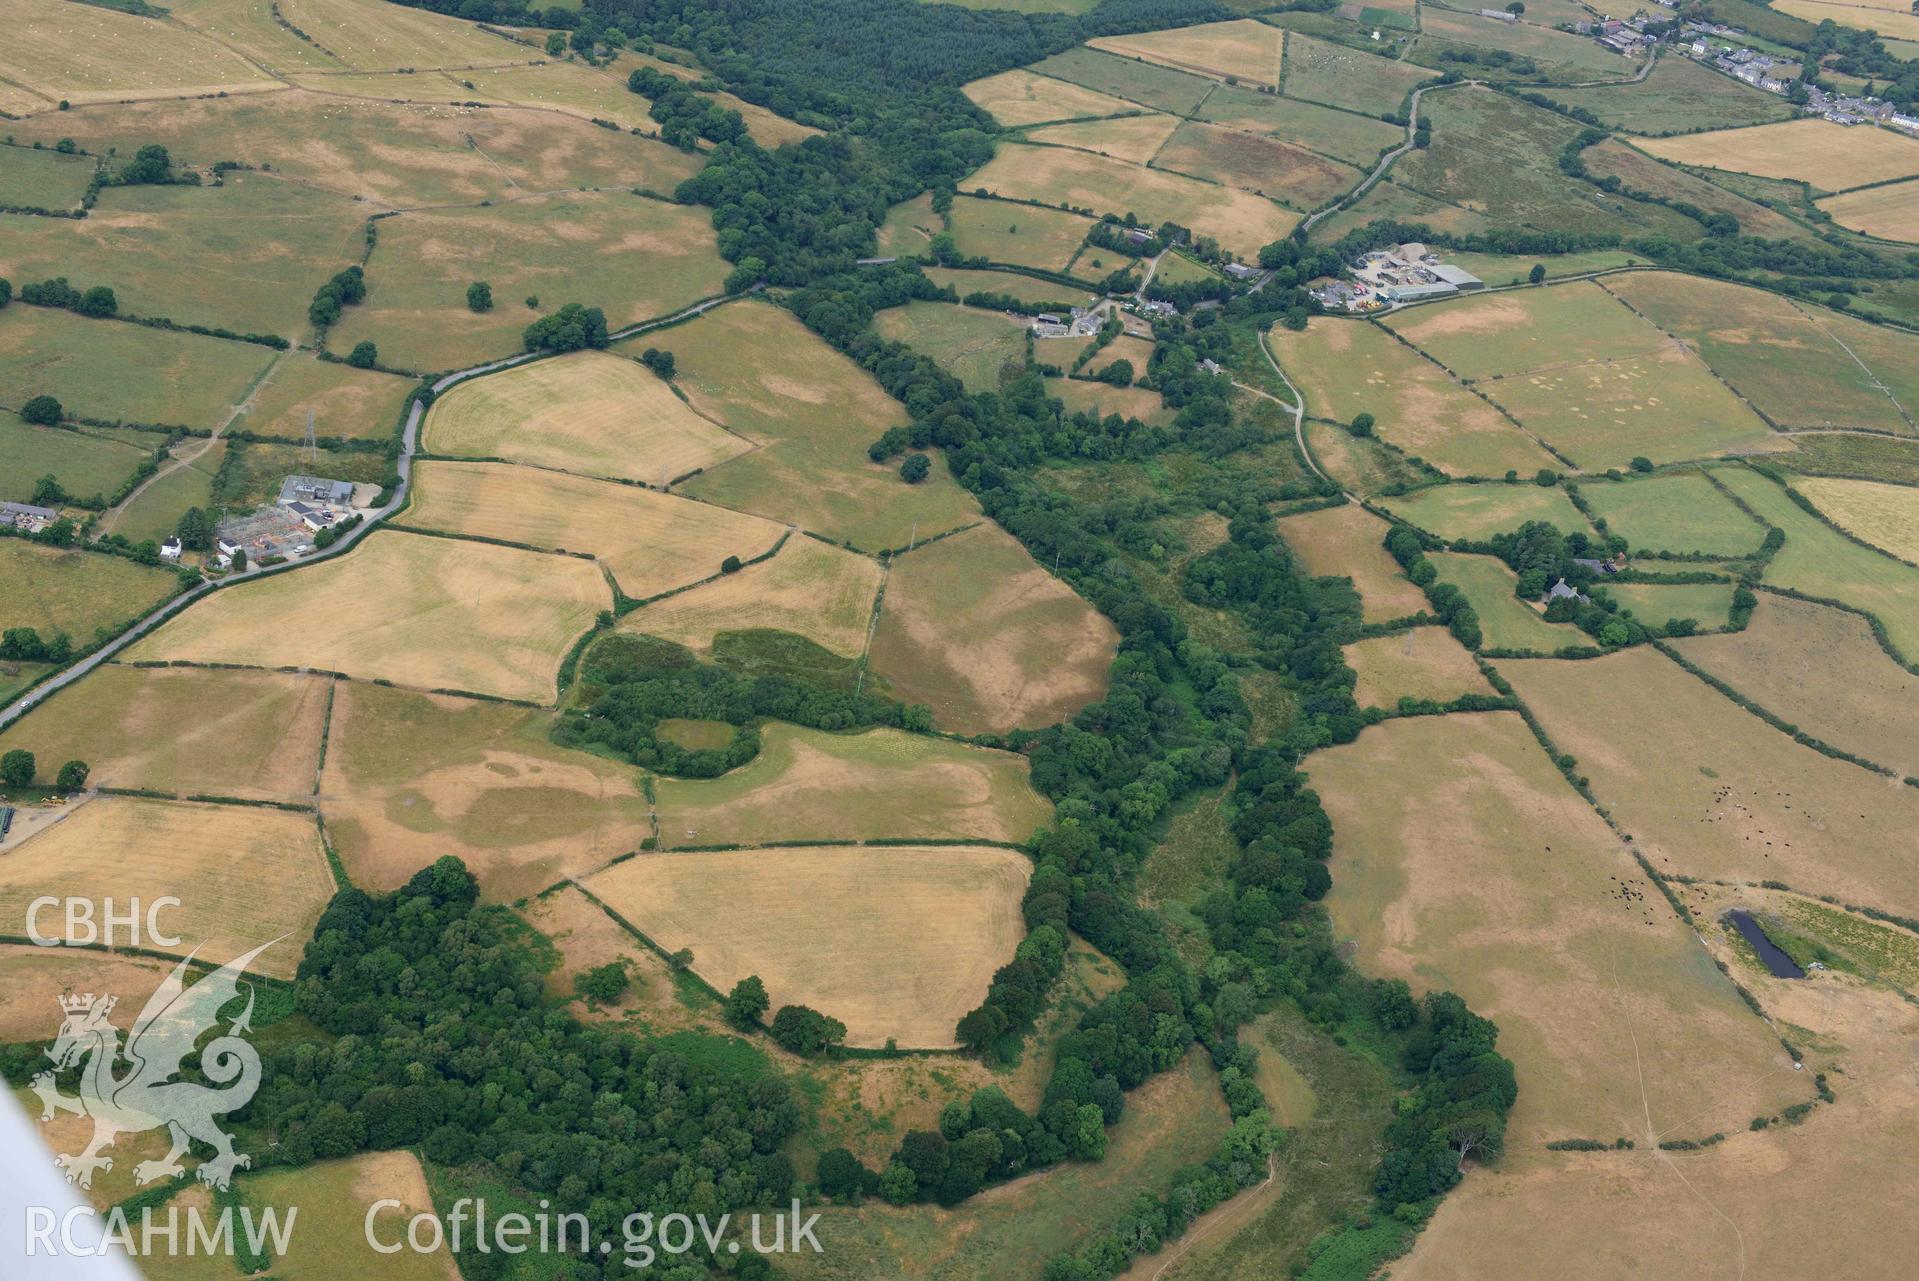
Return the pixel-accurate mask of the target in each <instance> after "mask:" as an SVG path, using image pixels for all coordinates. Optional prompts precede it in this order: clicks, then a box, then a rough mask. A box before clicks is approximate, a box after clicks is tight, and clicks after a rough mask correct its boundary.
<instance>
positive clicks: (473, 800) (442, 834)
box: [320, 682, 653, 902]
mask: <svg viewBox="0 0 1919 1281" xmlns="http://www.w3.org/2000/svg"><path fill="white" fill-rule="evenodd" d="M550 723H551V717H550V716H549V715H548V714H546V713H543V712H537V711H532V710H530V709H528V708H523V707H508V706H504V705H502V704H499V703H488V702H480V701H477V700H473V699H465V698H454V697H448V696H445V695H434V694H418V693H414V692H412V691H410V690H400V689H389V688H386V687H384V686H380V685H366V684H361V683H358V682H348V683H344V684H342V685H341V686H340V687H339V691H338V693H337V695H336V697H335V698H334V703H333V726H332V732H331V735H330V737H329V738H328V741H327V760H326V772H325V774H324V776H323V777H322V779H321V787H320V812H321V815H322V817H323V818H324V819H325V820H326V827H327V836H328V838H329V839H330V840H331V841H332V842H333V846H334V848H335V849H336V850H337V851H339V855H340V860H341V862H343V863H344V864H345V865H346V868H347V874H348V875H349V876H351V877H352V878H353V883H354V884H355V885H359V886H362V887H364V888H366V889H369V890H390V889H394V888H397V887H398V886H400V885H403V884H405V883H406V880H407V878H408V877H410V876H412V875H413V873H415V872H417V871H419V870H420V869H421V868H423V867H426V866H428V865H429V864H431V863H432V862H433V861H434V860H435V859H437V858H440V857H441V856H442V855H446V854H455V855H458V856H459V857H460V859H462V860H463V861H464V862H465V863H466V865H467V867H468V868H469V869H471V871H472V872H473V874H474V876H476V877H478V878H479V881H480V889H481V892H482V893H484V894H485V895H486V897H487V898H488V899H490V900H493V901H496V902H512V901H514V900H516V899H520V898H524V897H526V896H527V895H530V894H537V893H538V892H539V891H541V890H543V889H545V888H546V887H547V886H549V885H552V884H553V883H554V882H556V881H559V880H562V879H563V878H565V877H568V876H583V875H585V874H586V873H587V872H589V871H591V870H592V869H594V868H596V867H599V866H602V865H603V864H605V863H607V862H608V861H610V860H611V859H614V858H617V857H619V856H620V855H621V854H628V853H631V852H633V851H634V850H637V849H639V848H640V842H642V841H644V840H645V839H646V838H647V837H649V836H651V835H652V834H653V825H652V823H651V822H650V821H649V819H648V809H649V802H648V801H647V799H646V796H645V794H644V793H643V792H642V791H641V788H640V778H639V772H638V771H637V770H635V769H633V768H632V767H631V766H630V765H626V764H623V763H620V762H616V761H610V760H606V759H604V758H602V757H598V756H593V755H590V754H588V753H585V752H575V751H569V750H568V749H566V748H563V747H557V746H555V745H554V744H553V741H552V740H551V739H550V738H549V737H548V736H547V731H548V728H549V726H550Z"/></svg>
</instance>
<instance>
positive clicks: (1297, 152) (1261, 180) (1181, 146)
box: [1153, 120, 1361, 210]
mask: <svg viewBox="0 0 1919 1281" xmlns="http://www.w3.org/2000/svg"><path fill="white" fill-rule="evenodd" d="M1153 166H1154V168H1157V169H1167V170H1171V171H1173V172H1176V173H1183V174H1191V175H1192V176H1194V177H1196V178H1205V179H1208V180H1209V181H1212V182H1217V183H1223V184H1224V185H1226V186H1228V187H1237V188H1239V189H1240V190H1242V191H1250V192H1253V193H1254V194H1255V195H1262V196H1268V197H1271V198H1272V199H1274V200H1277V201H1280V202H1281V203H1283V204H1286V205H1288V206H1291V207H1292V208H1294V209H1301V210H1311V209H1317V208H1318V207H1319V206H1321V205H1323V204H1326V203H1327V202H1328V201H1330V200H1332V199H1333V198H1334V197H1335V196H1337V195H1339V194H1340V193H1341V192H1343V191H1346V190H1349V189H1350V188H1352V187H1354V186H1357V185H1358V183H1359V180H1360V177H1361V175H1360V172H1359V170H1357V169H1355V168H1353V167H1352V166H1351V165H1347V164H1341V163H1340V162H1338V161H1336V160H1328V159H1327V158H1326V157H1324V156H1319V155H1315V154H1313V153H1312V152H1310V151H1307V150H1306V149H1305V148H1303V147H1298V146H1295V145H1294V144H1292V143H1290V142H1282V141H1280V140H1279V139H1277V138H1268V137H1265V136H1263V135H1261V134H1256V133H1242V132H1240V131H1239V130H1237V129H1225V128H1221V127H1220V126H1218V125H1209V124H1202V123H1198V122H1195V121H1190V120H1189V121H1187V122H1186V123H1184V124H1182V125H1180V127H1179V131H1178V132H1177V133H1175V134H1173V136H1172V139H1171V141H1169V142H1168V143H1167V144H1166V146H1165V147H1163V148H1161V149H1160V151H1159V152H1158V154H1157V155H1155V156H1154V157H1153Z"/></svg>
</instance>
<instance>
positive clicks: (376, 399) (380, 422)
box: [235, 352, 415, 440]
mask: <svg viewBox="0 0 1919 1281" xmlns="http://www.w3.org/2000/svg"><path fill="white" fill-rule="evenodd" d="M414 386H415V384H414V383H413V382H412V380H410V379H406V378H396V377H394V376H393V375H392V374H383V373H380V372H378V371H376V370H372V369H355V368H354V367H353V366H352V365H348V364H343V363H339V362H335V361H330V360H319V359H317V358H315V357H314V356H312V355H310V354H308V353H306V352H289V353H288V354H287V355H286V357H285V358H284V359H282V360H281V361H280V363H279V364H277V365H275V366H274V367H273V372H272V374H270V375H269V376H268V377H267V380H266V381H265V382H264V383H262V384H260V387H259V390H257V391H255V392H254V393H253V395H252V397H251V398H250V399H249V400H248V401H247V403H246V408H245V410H244V411H243V412H242V413H241V415H240V420H239V422H238V423H236V424H235V426H236V427H240V428H244V429H245V430H247V431H250V432H252V433H253V434H254V435H256V436H278V437H281V438H282V439H286V440H299V439H301V438H302V437H303V436H304V435H305V434H306V425H307V414H308V413H311V414H312V415H313V432H314V435H315V436H317V437H320V438H322V439H324V438H325V437H328V436H340V437H343V438H346V439H349V440H383V439H388V438H390V437H392V436H393V435H394V434H395V433H397V432H398V431H399V428H400V410H401V407H402V406H403V405H404V404H405V402H406V398H407V395H408V393H410V392H411V391H412V390H413V388H414Z"/></svg>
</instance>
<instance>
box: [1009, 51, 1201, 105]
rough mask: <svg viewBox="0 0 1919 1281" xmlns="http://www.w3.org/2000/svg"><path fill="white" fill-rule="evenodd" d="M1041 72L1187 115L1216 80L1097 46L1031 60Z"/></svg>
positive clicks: (1118, 96)
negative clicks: (1102, 51) (1156, 64)
mask: <svg viewBox="0 0 1919 1281" xmlns="http://www.w3.org/2000/svg"><path fill="white" fill-rule="evenodd" d="M1031 70H1033V71H1035V72H1037V73H1038V74H1040V75H1042V76H1050V77H1052V78H1054V79H1058V80H1064V81H1067V82H1068V83H1071V84H1076V85H1079V86H1080V87H1081V88H1085V89H1091V90H1093V91H1094V92H1095V93H1100V94H1105V95H1109V96H1111V97H1114V98H1122V99H1124V100H1125V101H1126V102H1127V103H1128V104H1129V105H1132V106H1136V107H1151V108H1153V109H1154V110H1156V111H1164V112H1168V113H1170V114H1172V115H1175V116H1189V115H1191V114H1192V113H1193V110H1194V108H1196V107H1198V106H1199V104H1200V103H1201V102H1203V101H1205V99H1206V95H1207V94H1209V93H1211V92H1212V91H1213V90H1214V89H1216V88H1218V87H1219V85H1218V82H1217V81H1214V80H1210V79H1207V78H1206V77H1203V76H1193V75H1187V74H1186V73H1185V72H1183V71H1174V70H1173V69H1171V68H1170V67H1156V66H1153V65H1152V64H1151V63H1145V62H1136V61H1133V60H1132V59H1129V58H1117V57H1114V56H1113V55H1112V54H1108V53H1101V52H1099V51H1098V50H1097V49H1088V48H1084V47H1081V48H1077V49H1068V50H1067V51H1066V52H1065V53H1060V54H1055V55H1053V56H1052V57H1050V58H1047V59H1045V60H1044V61H1041V62H1036V63H1034V64H1033V66H1032V68H1031Z"/></svg>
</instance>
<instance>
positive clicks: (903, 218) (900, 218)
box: [877, 193, 946, 257]
mask: <svg viewBox="0 0 1919 1281" xmlns="http://www.w3.org/2000/svg"><path fill="white" fill-rule="evenodd" d="M945 227H946V222H945V220H944V219H943V218H941V217H940V216H939V215H938V214H936V213H934V212H933V197H932V195H931V193H928V194H926V195H921V196H915V197H913V199H911V200H904V201H901V202H900V203H899V204H897V205H894V206H893V207H892V208H891V209H889V210H887V211H886V221H884V222H882V223H881V224H880V226H879V231H878V233H877V235H878V239H879V251H880V252H881V253H882V254H885V255H888V256H891V257H913V256H915V255H919V256H924V255H926V254H927V253H928V250H929V247H930V246H931V244H932V239H933V237H934V236H936V235H938V234H939V233H940V232H941V231H943V230H945Z"/></svg>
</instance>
